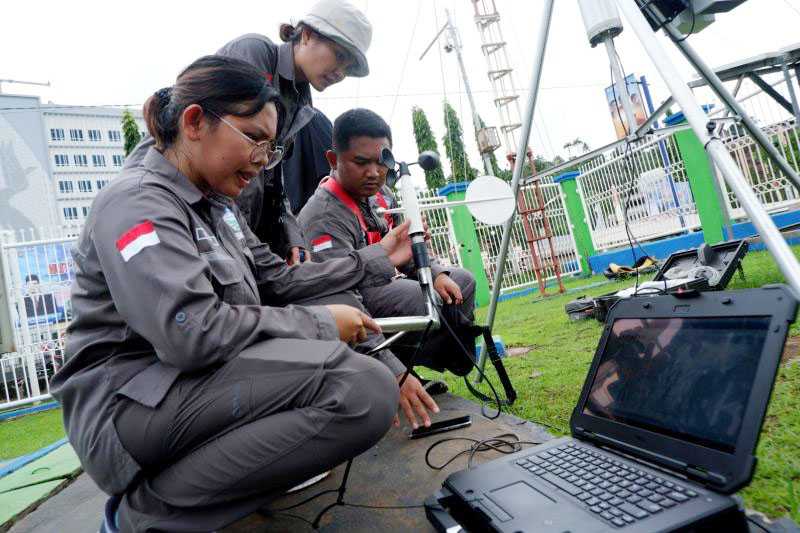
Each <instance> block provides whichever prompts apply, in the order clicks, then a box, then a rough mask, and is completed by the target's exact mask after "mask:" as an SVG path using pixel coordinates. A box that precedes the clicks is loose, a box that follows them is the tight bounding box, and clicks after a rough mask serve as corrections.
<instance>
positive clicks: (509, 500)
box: [487, 481, 556, 517]
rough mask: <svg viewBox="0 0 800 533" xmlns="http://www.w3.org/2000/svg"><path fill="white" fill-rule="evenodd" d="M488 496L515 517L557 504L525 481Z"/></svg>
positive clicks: (492, 492) (495, 491)
mask: <svg viewBox="0 0 800 533" xmlns="http://www.w3.org/2000/svg"><path fill="white" fill-rule="evenodd" d="M487 496H489V498H490V499H491V500H492V501H494V503H496V504H497V505H499V506H500V507H502V508H503V509H504V510H505V511H506V512H507V513H508V514H510V515H511V516H515V517H516V516H520V515H522V514H526V513H529V512H530V511H531V509H532V508H534V507H539V506H542V505H551V504H554V503H556V502H555V500H553V499H552V498H550V497H549V496H546V495H545V494H544V493H542V492H539V491H538V490H536V489H535V488H533V487H531V486H530V485H528V484H527V483H525V482H524V481H517V482H516V483H512V484H511V485H507V486H505V487H502V488H499V489H495V490H493V491H491V492H490V493H489V494H487Z"/></svg>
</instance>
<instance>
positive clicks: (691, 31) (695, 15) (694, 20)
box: [647, 5, 697, 44]
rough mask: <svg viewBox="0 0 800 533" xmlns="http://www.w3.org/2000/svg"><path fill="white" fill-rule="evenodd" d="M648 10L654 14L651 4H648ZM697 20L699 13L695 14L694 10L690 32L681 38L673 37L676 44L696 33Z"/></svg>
mask: <svg viewBox="0 0 800 533" xmlns="http://www.w3.org/2000/svg"><path fill="white" fill-rule="evenodd" d="M689 9H691V8H689ZM647 10H648V11H649V12H650V15H651V16H652V15H653V10H652V9H650V6H649V5H648V6H647ZM696 22H697V14H695V13H694V11H692V27H691V28H690V29H689V33H687V34H686V35H684V36H683V37H681V38H680V39H673V40H674V41H675V43H676V44H677V43H682V42H683V41H685V40H686V39H688V38H689V37H691V36H692V34H693V33H694V25H695V23H696ZM664 33H666V34H668V35H669V32H667V31H665V32H664Z"/></svg>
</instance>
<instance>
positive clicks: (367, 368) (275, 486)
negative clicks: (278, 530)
mask: <svg viewBox="0 0 800 533" xmlns="http://www.w3.org/2000/svg"><path fill="white" fill-rule="evenodd" d="M397 402H398V392H397V383H396V381H395V380H394V377H393V376H392V375H391V373H390V372H388V371H387V370H386V368H385V367H384V366H383V365H381V364H380V363H378V362H376V361H374V360H372V359H371V358H368V357H364V356H363V355H360V354H357V353H355V352H353V351H352V350H350V349H349V348H347V347H346V346H345V345H344V344H342V343H340V342H330V341H308V340H293V339H273V340H268V341H265V342H262V343H258V344H255V345H253V346H251V347H249V348H247V349H246V350H244V351H243V352H242V353H241V354H240V355H239V356H238V357H236V358H235V359H233V360H231V361H229V362H227V363H225V364H224V365H222V366H221V367H218V368H217V369H215V370H210V371H209V372H207V373H202V374H193V375H187V376H182V377H181V378H179V380H178V381H177V382H176V383H175V384H174V385H173V387H172V388H171V389H170V391H169V393H168V395H167V397H166V398H165V399H164V401H163V402H162V403H161V404H159V406H158V407H157V408H155V409H149V408H147V407H144V406H141V405H139V404H136V403H135V402H133V401H130V400H128V399H124V398H123V399H121V400H120V404H119V410H118V411H117V413H116V414H115V417H114V423H115V426H116V427H117V431H118V432H119V434H120V438H121V440H122V443H123V445H124V446H125V448H126V449H127V450H128V451H129V452H131V454H132V455H133V456H134V458H136V459H137V461H139V462H140V463H141V464H142V466H143V467H144V471H145V475H144V476H143V477H142V478H139V479H138V480H137V481H136V482H135V483H134V484H133V485H132V486H131V487H130V489H129V490H128V491H127V492H126V494H125V496H124V498H123V502H122V505H121V506H120V529H121V530H122V531H125V532H130V531H180V532H182V531H210V530H214V529H218V528H221V527H223V526H225V525H227V524H229V523H231V522H233V521H235V520H237V519H239V518H241V517H243V516H246V515H247V514H249V513H251V512H253V511H254V510H256V509H257V508H258V507H260V506H261V505H263V504H264V503H265V502H267V501H268V500H270V499H271V498H272V497H274V496H275V495H277V494H280V493H281V492H283V491H284V490H285V489H287V488H289V487H291V486H293V485H295V484H297V483H299V482H300V481H303V480H305V479H308V478H309V477H311V476H313V475H315V474H318V473H320V472H323V471H325V470H327V469H330V468H333V467H334V466H336V465H338V464H340V463H342V462H344V461H346V460H347V459H349V458H351V457H354V456H356V455H358V454H360V453H362V452H363V451H365V450H367V449H368V448H370V447H371V446H372V445H373V444H375V443H376V442H377V441H378V440H380V438H381V437H382V436H383V435H384V434H385V433H386V431H387V430H388V429H389V427H390V425H391V422H392V418H393V416H394V414H395V412H396V410H397Z"/></svg>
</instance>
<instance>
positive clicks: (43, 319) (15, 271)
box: [0, 228, 79, 408]
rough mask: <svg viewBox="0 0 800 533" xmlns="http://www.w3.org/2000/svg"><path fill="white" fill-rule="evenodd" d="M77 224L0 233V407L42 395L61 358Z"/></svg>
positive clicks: (45, 394)
mask: <svg viewBox="0 0 800 533" xmlns="http://www.w3.org/2000/svg"><path fill="white" fill-rule="evenodd" d="M78 232H79V229H78V228H52V229H46V230H38V231H34V230H31V231H26V232H2V233H0V266H1V267H2V268H1V269H0V270H1V271H2V278H3V279H2V282H3V285H2V290H3V291H4V295H5V298H4V302H5V304H6V309H3V310H2V316H3V318H4V320H3V326H2V327H3V331H2V337H3V338H4V339H8V341H9V342H7V343H6V344H10V346H5V349H6V350H7V351H8V353H4V354H1V355H0V380H1V381H2V383H1V384H0V408H7V407H13V406H15V405H20V404H24V403H30V402H32V401H36V400H39V399H44V398H46V397H47V396H48V395H49V393H50V378H52V376H53V374H55V372H56V371H57V370H58V369H59V368H60V367H61V366H62V365H63V364H64V333H65V331H66V327H67V324H68V322H69V320H70V318H71V316H72V308H71V305H70V297H69V290H70V285H71V284H72V279H73V266H72V256H71V253H70V248H71V247H72V244H73V243H74V241H75V236H76V235H77V233H78Z"/></svg>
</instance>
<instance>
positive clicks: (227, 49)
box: [123, 33, 314, 257]
mask: <svg viewBox="0 0 800 533" xmlns="http://www.w3.org/2000/svg"><path fill="white" fill-rule="evenodd" d="M217 54H218V55H221V56H226V57H232V58H236V59H241V60H243V61H246V62H248V63H250V64H251V65H253V66H254V67H256V68H257V69H258V70H259V71H261V72H262V73H263V74H264V76H265V78H266V79H267V80H268V81H269V82H270V83H271V84H272V86H273V87H275V89H277V90H278V92H279V93H280V95H281V104H282V111H283V112H282V113H281V124H280V131H279V132H278V136H277V141H278V143H279V144H281V145H283V146H284V148H285V149H286V150H287V151H288V150H291V149H292V144H293V141H294V138H295V137H296V136H297V134H298V132H299V131H300V130H301V129H302V128H303V127H305V126H306V125H307V124H308V123H309V122H310V121H311V119H312V118H313V117H314V109H313V108H312V107H311V89H310V85H309V83H308V82H300V81H296V80H295V76H294V51H293V45H292V43H284V44H282V45H280V46H279V45H276V44H274V43H273V42H272V41H271V40H270V39H269V38H267V37H265V36H263V35H259V34H256V33H249V34H247V35H242V36H241V37H237V38H236V39H234V40H232V41H230V42H229V43H227V44H226V45H225V46H223V47H222V48H220V49H219V50H218V51H217ZM154 144H155V141H154V140H153V138H152V137H150V136H147V137H145V139H143V140H142V142H141V143H139V144H138V145H137V146H136V148H135V149H134V150H133V151H132V152H131V153H130V154H129V155H128V157H127V158H126V160H125V166H124V167H123V168H124V169H127V168H134V167H136V166H138V165H140V164H141V161H142V159H143V158H144V156H145V154H146V153H147V150H149V149H150V148H151V147H152V146H153V145H154ZM286 157H288V155H287V156H286ZM236 203H237V204H238V205H239V209H240V211H241V212H242V214H243V215H244V218H245V219H246V220H247V223H248V224H249V226H250V228H251V229H252V230H253V232H254V233H255V234H256V236H258V238H259V239H260V240H261V241H262V242H265V243H269V244H270V246H271V247H272V249H273V250H274V251H275V253H277V254H278V255H281V256H283V257H286V254H287V252H288V250H289V249H290V248H292V247H300V248H302V247H304V243H305V240H304V239H303V234H302V231H301V230H300V226H299V224H298V223H297V220H296V218H295V216H294V214H293V213H292V208H291V204H290V203H289V200H288V198H287V197H286V194H285V192H284V186H283V164H280V165H278V166H277V167H275V168H273V169H271V170H262V171H261V173H260V174H259V176H258V178H257V179H253V180H250V183H249V184H248V186H247V187H246V188H245V189H244V191H242V194H241V195H239V197H238V198H237V199H236Z"/></svg>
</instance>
